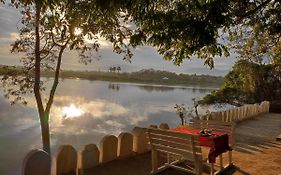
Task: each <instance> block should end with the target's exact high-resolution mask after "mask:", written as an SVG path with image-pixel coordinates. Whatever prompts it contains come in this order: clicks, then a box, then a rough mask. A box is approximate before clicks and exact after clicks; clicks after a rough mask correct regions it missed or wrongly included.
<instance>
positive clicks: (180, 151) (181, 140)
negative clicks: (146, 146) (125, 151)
mask: <svg viewBox="0 0 281 175" xmlns="http://www.w3.org/2000/svg"><path fill="white" fill-rule="evenodd" d="M147 133H148V138H149V142H150V144H151V148H152V150H154V151H159V152H164V153H168V154H170V155H176V156H181V157H182V158H184V159H185V160H189V161H192V162H202V152H201V147H200V143H199V141H198V136H194V135H189V134H184V133H179V132H173V131H169V130H160V129H155V128H148V130H147Z"/></svg>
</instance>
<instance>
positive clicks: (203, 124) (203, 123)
mask: <svg viewBox="0 0 281 175" xmlns="http://www.w3.org/2000/svg"><path fill="white" fill-rule="evenodd" d="M189 126H191V127H192V128H195V129H213V130H215V131H219V132H223V133H226V134H227V135H228V136H229V145H230V146H234V145H235V123H234V122H222V121H213V120H199V119H194V120H192V121H191V122H190V123H189Z"/></svg>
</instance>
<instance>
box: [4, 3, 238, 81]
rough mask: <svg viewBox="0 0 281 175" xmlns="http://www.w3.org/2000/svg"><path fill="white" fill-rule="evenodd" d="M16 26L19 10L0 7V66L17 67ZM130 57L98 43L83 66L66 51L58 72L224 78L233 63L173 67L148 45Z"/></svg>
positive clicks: (232, 58)
mask: <svg viewBox="0 0 281 175" xmlns="http://www.w3.org/2000/svg"><path fill="white" fill-rule="evenodd" d="M19 23H20V11H19V9H15V8H13V7H9V6H8V5H7V4H6V5H3V4H1V5H0V64H4V65H19V64H20V62H19V58H20V56H21V55H19V54H14V53H13V54H12V53H10V50H11V46H10V45H11V44H12V43H13V42H14V41H15V40H16V38H17V36H18V32H19V30H18V26H19ZM133 53H134V56H133V58H132V60H131V63H130V62H128V61H124V60H123V57H122V55H118V54H116V53H113V52H112V48H111V46H110V44H109V43H106V42H102V44H101V47H100V51H99V53H97V54H95V55H96V58H93V61H92V62H91V63H90V64H88V65H84V64H81V63H79V58H78V56H77V54H76V53H73V52H66V53H65V55H64V57H63V63H62V69H64V70H88V71H92V70H100V71H105V70H108V69H109V67H111V66H120V67H121V69H122V71H126V72H132V71H138V70H141V69H150V68H153V69H157V70H167V71H172V72H176V73H185V74H210V75H218V76H224V75H225V74H227V73H228V72H229V70H230V69H231V67H232V66H233V64H234V63H235V61H236V58H235V56H234V55H233V54H232V55H230V57H227V58H225V57H218V58H215V68H214V69H212V70H210V68H209V67H208V66H206V65H204V61H203V60H200V59H197V58H192V59H186V60H184V61H183V63H182V64H181V66H176V65H174V64H173V62H172V61H165V60H163V57H162V56H161V55H159V54H158V53H157V50H156V49H155V48H153V47H151V46H141V47H137V48H136V49H134V50H133Z"/></svg>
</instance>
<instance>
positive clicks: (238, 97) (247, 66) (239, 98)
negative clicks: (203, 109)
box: [200, 60, 281, 105]
mask: <svg viewBox="0 0 281 175" xmlns="http://www.w3.org/2000/svg"><path fill="white" fill-rule="evenodd" d="M280 98H281V71H280V68H279V66H278V65H275V64H268V65H260V64H256V63H252V62H250V61H248V60H240V61H238V62H237V63H235V65H234V66H233V68H232V70H231V71H230V72H229V73H228V74H227V75H226V76H225V79H224V83H223V85H222V87H221V88H220V89H219V90H216V91H213V92H212V93H211V94H209V95H207V96H205V97H204V98H203V100H201V101H200V103H202V104H210V103H230V104H234V105H242V104H245V103H256V102H261V101H264V100H268V101H274V100H278V99H280Z"/></svg>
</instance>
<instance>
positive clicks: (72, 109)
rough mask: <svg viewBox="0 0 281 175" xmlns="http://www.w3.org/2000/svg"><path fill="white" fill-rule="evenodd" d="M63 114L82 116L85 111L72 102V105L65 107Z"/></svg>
mask: <svg viewBox="0 0 281 175" xmlns="http://www.w3.org/2000/svg"><path fill="white" fill-rule="evenodd" d="M62 114H63V116H64V117H80V116H81V115H82V114H84V111H83V110H82V109H81V108H79V107H77V106H75V105H74V104H71V105H70V106H65V107H63V109H62Z"/></svg>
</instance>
